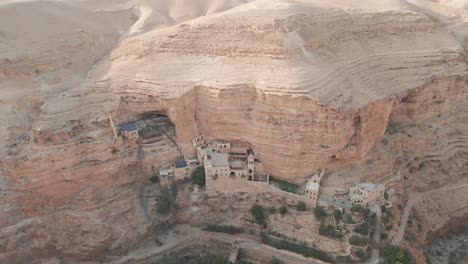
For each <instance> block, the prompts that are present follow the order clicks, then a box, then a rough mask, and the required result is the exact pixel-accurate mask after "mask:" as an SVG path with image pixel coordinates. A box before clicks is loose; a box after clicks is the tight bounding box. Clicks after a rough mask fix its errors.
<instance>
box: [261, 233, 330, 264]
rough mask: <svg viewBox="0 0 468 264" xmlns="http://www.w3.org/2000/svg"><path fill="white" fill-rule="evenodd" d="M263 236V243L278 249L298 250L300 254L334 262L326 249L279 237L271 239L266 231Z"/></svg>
mask: <svg viewBox="0 0 468 264" xmlns="http://www.w3.org/2000/svg"><path fill="white" fill-rule="evenodd" d="M261 238H262V243H263V244H266V245H269V246H272V247H274V248H277V249H285V250H288V251H292V252H296V253H298V254H301V255H303V256H305V257H312V258H316V259H319V260H322V261H325V262H332V259H331V258H330V257H329V256H328V254H327V253H326V252H325V251H322V250H319V249H316V248H313V247H309V246H307V245H306V244H297V243H293V242H289V241H286V240H284V239H283V240H279V241H278V240H277V239H271V238H270V237H269V236H268V235H266V234H265V233H262V234H261Z"/></svg>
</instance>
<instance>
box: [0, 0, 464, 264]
mask: <svg viewBox="0 0 468 264" xmlns="http://www.w3.org/2000/svg"><path fill="white" fill-rule="evenodd" d="M136 2H138V1H130V2H128V3H127V4H128V5H125V6H126V7H127V6H132V5H131V4H134V3H136ZM227 2H229V7H232V6H233V5H234V3H235V2H236V1H227ZM241 2H242V3H243V2H248V1H239V3H241ZM207 3H208V2H207ZM145 4H147V3H146V2H145ZM191 4H193V3H192V2H191ZM22 5H27V4H26V3H23V4H22ZM46 5H50V4H46ZM56 5H61V4H53V5H52V6H53V8H52V9H51V10H54V12H52V14H51V13H47V12H46V15H44V14H42V13H40V14H42V15H41V16H40V17H42V16H44V17H47V18H48V19H50V18H51V17H53V18H54V19H55V20H53V21H49V20H47V19H45V18H44V19H45V20H46V22H45V23H44V24H41V23H39V22H38V23H37V25H38V27H37V28H36V29H35V30H30V31H26V33H30V34H32V33H33V32H39V33H40V32H41V31H40V29H46V28H47V26H50V25H51V24H53V25H56V26H60V25H62V24H60V23H58V22H57V21H61V19H64V18H63V17H62V16H59V17H58V18H57V17H56V16H57V14H59V15H60V14H61V13H60V12H57V10H58V11H61V10H66V14H67V15H66V16H72V15H73V14H74V13H76V12H78V11H76V12H75V11H74V10H75V8H76V7H73V8H71V7H69V6H66V7H64V6H59V7H57V6H56ZM103 5H104V4H103ZM2 8H3V7H2V6H0V11H4V10H3V9H2ZM48 8H50V7H48ZM120 8H121V7H120ZM146 8H148V6H146V5H143V6H142V7H141V9H139V10H140V12H141V13H140V18H139V20H138V21H137V22H136V23H135V24H134V25H133V26H131V22H132V19H131V18H130V16H129V15H128V13H126V12H115V13H114V11H115V10H114V9H113V8H109V10H112V11H109V13H95V12H91V11H89V10H83V9H81V8H80V9H79V12H78V13H79V14H81V15H82V16H83V17H85V18H86V19H85V22H83V23H84V24H81V22H80V21H81V20H82V19H77V20H72V21H73V22H74V23H71V24H63V25H64V26H63V27H58V28H56V30H55V32H57V33H56V34H49V35H47V36H48V39H49V40H50V41H51V43H61V44H63V45H59V46H58V48H53V47H49V46H48V44H47V43H45V44H44V43H41V45H40V47H41V48H40V49H37V50H31V51H29V52H28V56H26V57H27V58H26V57H23V56H22V54H20V53H21V52H19V50H22V49H19V47H20V46H17V45H19V44H15V42H13V40H14V39H15V38H12V37H11V34H12V32H11V31H8V32H6V33H7V34H6V36H7V38H8V41H10V42H9V44H8V52H7V53H5V54H6V55H5V57H8V59H7V60H5V59H3V60H0V77H1V79H0V87H1V88H2V95H3V94H5V95H7V97H6V98H5V99H3V98H2V100H1V101H0V110H2V114H3V113H5V115H1V116H0V120H2V121H5V122H2V126H0V135H1V137H0V146H2V153H1V154H2V156H1V163H0V165H1V170H0V190H1V191H2V194H1V196H0V211H1V212H2V214H0V262H2V263H3V262H5V263H33V262H34V261H37V262H39V261H41V260H42V259H48V258H51V257H52V258H58V257H59V256H60V257H63V258H64V259H65V260H78V261H80V260H83V261H84V260H104V258H105V256H118V255H124V254H125V253H126V252H127V251H128V250H129V249H131V248H133V247H137V246H138V245H139V244H141V243H144V242H145V241H146V240H147V239H149V238H151V237H152V236H153V235H154V234H156V233H157V232H158V231H159V230H160V229H159V228H158V225H159V224H160V223H161V221H162V220H161V219H160V216H159V215H157V213H156V212H155V201H154V199H151V196H154V195H156V194H157V190H156V189H155V188H154V186H153V185H150V184H149V182H148V177H149V176H151V175H153V173H154V171H155V170H156V169H158V168H159V167H160V166H164V165H167V164H169V163H171V162H173V161H174V160H176V159H179V158H180V156H181V153H180V152H179V148H178V146H180V149H181V150H183V152H184V154H186V155H187V156H191V155H194V150H193V148H192V146H191V139H192V138H193V137H194V136H196V135H198V134H204V135H206V136H207V138H208V139H209V140H214V139H227V140H240V141H245V142H248V143H250V144H251V145H252V148H253V150H254V151H255V154H256V156H258V158H259V159H260V160H261V161H262V162H263V166H264V168H265V169H266V170H267V171H268V172H269V173H271V174H272V175H274V176H276V177H279V178H282V179H286V180H288V181H292V182H297V183H302V182H303V181H304V179H305V178H307V177H308V176H309V175H310V174H311V173H313V172H315V170H316V169H318V168H327V169H329V171H330V172H331V174H330V175H327V179H325V181H324V183H325V184H330V183H331V182H333V181H334V184H337V183H339V184H341V185H343V184H344V183H345V182H346V184H350V183H353V182H355V181H357V180H358V179H359V180H362V181H382V182H383V181H385V180H388V179H389V178H390V177H392V176H393V174H394V173H396V170H397V168H396V167H397V166H396V165H398V164H403V165H402V167H403V169H402V171H401V172H402V173H403V175H405V176H408V177H409V176H410V175H411V176H412V177H410V180H409V183H408V184H407V185H408V186H409V187H410V188H413V189H415V190H418V191H427V190H429V189H431V188H433V187H434V186H438V187H440V186H444V185H447V184H449V183H456V182H457V181H458V180H460V179H462V178H463V177H464V176H463V175H466V174H463V173H464V172H466V153H467V151H466V146H468V144H466V142H467V141H468V138H467V137H466V136H465V135H466V131H467V129H468V128H467V127H466V124H468V120H467V116H468V113H467V111H468V110H467V109H468V106H467V101H468V100H467V96H468V86H467V85H466V81H465V75H466V63H465V61H464V50H463V47H462V46H461V44H460V42H459V40H458V39H457V38H456V35H453V34H452V33H451V31H450V30H451V29H452V27H451V26H450V25H446V24H444V23H445V22H446V21H445V20H444V21H442V20H438V19H437V18H436V17H433V16H428V15H427V14H425V13H424V12H423V11H421V10H418V9H414V8H410V7H408V6H407V5H402V4H401V1H396V0H395V1H393V0H388V1H379V2H378V3H377V2H376V1H364V2H363V3H357V2H356V3H354V2H352V3H351V2H350V1H344V0H333V1H328V2H327V3H324V2H323V1H319V0H317V1H282V0H278V1H269V0H268V1H261V0H257V1H251V2H250V3H246V4H244V5H240V6H239V7H236V8H233V9H230V10H228V11H226V12H222V13H219V14H212V13H215V11H216V10H224V9H227V8H224V7H222V6H215V7H212V8H206V9H207V10H206V11H207V14H208V15H206V16H202V17H199V18H196V19H193V20H190V21H188V22H185V23H184V22H181V23H179V24H177V25H174V26H171V27H167V28H155V23H156V24H157V20H158V18H156V17H155V15H154V14H156V13H157V12H155V13H154V14H152V13H151V12H147V11H148V10H147V9H146ZM164 8H166V9H170V8H169V7H168V6H164ZM164 8H163V9H164ZM171 8H172V7H171ZM158 10H159V9H158ZM161 10H162V9H161ZM161 10H159V11H160V12H163V11H161ZM171 10H172V9H171ZM153 11H154V10H153ZM159 11H158V12H159ZM202 11H203V10H202ZM174 12H175V11H174ZM197 12H198V13H200V12H201V11H200V10H197ZM10 13H11V12H10ZM10 13H9V12H6V11H4V13H1V14H2V16H0V21H2V20H1V19H5V18H6V17H7V18H8V21H6V20H5V23H6V22H8V23H9V24H11V21H13V18H14V16H12V15H10V16H7V14H10ZM175 13H177V12H175ZM189 13H190V12H185V13H184V14H186V17H187V19H188V18H190V19H192V18H193V17H194V16H196V15H194V14H195V13H196V12H195V13H194V14H192V13H190V14H189ZM202 13H203V12H202ZM200 14H201V13H200ZM172 15H174V14H172ZM26 16H27V14H26ZM114 16H115V17H114ZM145 18H146V19H147V20H145ZM115 20H118V21H123V22H122V24H119V25H117V24H114V23H113V21H115ZM185 20H186V19H184V17H178V18H174V19H171V16H169V15H168V16H167V21H165V22H167V23H166V24H171V23H176V22H177V23H178V22H180V21H185ZM41 21H42V20H41ZM67 21H68V20H67ZM170 21H172V22H170ZM169 22H170V23H169ZM96 25H99V26H98V27H97V28H95V26H96ZM158 25H159V24H158ZM137 26H138V27H137ZM130 27H131V30H130V29H129V28H130ZM72 29H73V30H72ZM126 30H129V31H128V32H127V31H126ZM32 31H33V32H32ZM82 31H85V32H82ZM66 32H74V33H70V35H65V33H66ZM123 32H127V33H131V34H133V36H132V37H129V35H127V34H125V33H123ZM139 32H146V33H143V34H139ZM1 33H2V32H0V47H2V46H1V45H4V42H2V41H3V40H2V39H3V38H4V37H2V36H3V35H5V34H3V35H2V34H1ZM39 33H38V34H37V35H30V34H25V36H26V35H27V36H33V37H35V38H39V39H42V36H41V35H40V34H39ZM62 33H63V34H62ZM62 37H63V38H64V42H61V41H62ZM119 39H121V41H119ZM25 43H26V44H25V45H24V46H21V47H30V46H34V45H33V44H31V43H36V42H34V41H33V40H28V41H26V42H25ZM390 44H391V45H390ZM15 46H17V47H16V48H15ZM54 50H58V52H55V51H54ZM108 52H109V53H108ZM43 54H46V55H44V56H43ZM61 54H66V55H67V56H65V57H61V56H60V55H61ZM2 55H3V54H2ZM37 87H40V89H37ZM3 91H7V92H6V93H3ZM4 110H5V111H4ZM148 113H153V114H163V115H167V116H168V117H169V118H170V120H171V121H172V123H173V124H174V126H175V134H176V140H177V143H178V146H176V145H175V144H174V142H173V140H171V139H169V138H163V139H162V140H161V141H158V142H156V143H154V144H149V145H144V146H135V145H131V144H127V143H126V142H124V141H122V140H121V139H117V140H116V139H115V138H113V134H112V130H111V128H110V123H109V118H108V117H109V114H110V115H111V116H112V117H113V118H114V120H115V121H116V122H117V123H121V122H126V121H132V120H138V119H141V118H143V117H144V116H145V115H147V114H148ZM395 127H396V128H398V129H400V130H398V131H397V132H395V133H394V134H392V135H389V134H388V131H389V130H391V129H393V128H395ZM385 131H387V134H384V133H385ZM382 137H384V139H385V140H386V141H385V142H387V141H388V145H387V143H385V144H384V143H383V140H382ZM3 146H5V147H3ZM402 153H403V154H404V155H407V156H404V158H407V159H408V160H411V161H412V162H413V163H412V165H409V166H407V167H406V163H407V161H405V162H403V161H402V160H400V158H402V157H403V156H401V155H403V154H402ZM364 161H365V162H364ZM369 161H370V162H369ZM394 164H396V165H395V166H394ZM420 164H426V165H425V166H420ZM441 164H442V165H441ZM444 164H445V166H444ZM343 171H345V172H343ZM410 171H411V172H410ZM342 172H343V173H342ZM441 175H442V176H441ZM339 184H337V185H339ZM396 187H398V186H396ZM182 202H185V203H186V204H185V206H186V207H190V204H191V203H190V201H189V200H186V201H182ZM208 206H209V205H208ZM217 206H218V205H216V204H214V205H213V207H217ZM447 206H448V207H450V204H447ZM187 210H188V211H189V209H187ZM429 210H432V209H430V208H429V209H428V211H429ZM453 210H455V211H463V210H465V209H463V207H462V206H458V205H457V206H454V207H453ZM447 212H450V210H448V211H447ZM439 216H440V215H439ZM204 217H206V216H204ZM427 218H432V219H433V220H434V228H437V227H440V226H441V224H443V223H444V221H447V219H446V218H443V217H442V216H440V219H439V218H437V217H434V214H428V215H427ZM187 219H188V218H185V219H182V220H181V221H182V222H185V221H188V220H187ZM179 220H180V219H179ZM439 220H440V221H439ZM193 222H196V223H198V222H200V219H197V220H194V221H193Z"/></svg>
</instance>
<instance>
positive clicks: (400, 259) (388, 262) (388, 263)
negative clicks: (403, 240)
mask: <svg viewBox="0 0 468 264" xmlns="http://www.w3.org/2000/svg"><path fill="white" fill-rule="evenodd" d="M382 256H383V257H384V259H385V261H384V263H385V264H409V263H411V253H410V252H409V251H407V250H403V249H401V248H400V247H398V246H386V247H385V248H384V249H383V250H382Z"/></svg>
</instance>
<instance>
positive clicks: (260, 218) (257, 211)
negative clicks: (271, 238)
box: [250, 204, 266, 226]
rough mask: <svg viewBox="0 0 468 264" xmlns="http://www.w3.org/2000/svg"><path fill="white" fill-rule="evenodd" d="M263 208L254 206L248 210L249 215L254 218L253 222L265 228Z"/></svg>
mask: <svg viewBox="0 0 468 264" xmlns="http://www.w3.org/2000/svg"><path fill="white" fill-rule="evenodd" d="M264 211H265V210H264V208H263V206H261V205H257V204H255V205H254V206H252V208H250V213H251V214H252V216H253V217H254V218H255V222H256V223H257V224H259V225H261V226H265V225H266V222H265V212H264Z"/></svg>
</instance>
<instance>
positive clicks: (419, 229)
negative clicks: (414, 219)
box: [418, 223, 423, 233]
mask: <svg viewBox="0 0 468 264" xmlns="http://www.w3.org/2000/svg"><path fill="white" fill-rule="evenodd" d="M422 230H423V227H422V225H421V223H418V232H419V233H421V232H422Z"/></svg>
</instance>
